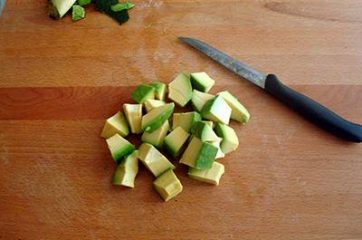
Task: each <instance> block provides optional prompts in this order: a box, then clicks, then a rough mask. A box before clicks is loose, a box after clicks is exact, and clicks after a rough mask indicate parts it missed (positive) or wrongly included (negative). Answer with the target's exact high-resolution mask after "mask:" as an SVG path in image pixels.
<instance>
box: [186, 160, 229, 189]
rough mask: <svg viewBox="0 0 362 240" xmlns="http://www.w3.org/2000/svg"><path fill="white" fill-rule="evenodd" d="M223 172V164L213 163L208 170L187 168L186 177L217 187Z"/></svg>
mask: <svg viewBox="0 0 362 240" xmlns="http://www.w3.org/2000/svg"><path fill="white" fill-rule="evenodd" d="M224 172H225V167H224V165H223V164H221V163H218V162H214V163H213V164H212V167H211V168H210V169H202V170H200V169H195V168H189V172H188V175H189V177H190V178H192V179H196V180H198V181H201V182H206V183H210V184H214V185H219V182H220V178H221V176H222V175H223V174H224Z"/></svg>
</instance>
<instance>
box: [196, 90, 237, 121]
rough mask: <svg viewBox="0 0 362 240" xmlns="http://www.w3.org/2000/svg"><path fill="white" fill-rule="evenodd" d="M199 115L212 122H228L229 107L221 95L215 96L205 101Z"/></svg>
mask: <svg viewBox="0 0 362 240" xmlns="http://www.w3.org/2000/svg"><path fill="white" fill-rule="evenodd" d="M201 115H202V117H203V118H205V119H208V120H211V121H214V122H219V123H224V124H229V121H230V116H231V108H230V107H229V105H228V104H227V103H226V102H225V100H224V99H223V98H222V97H221V96H216V97H215V98H214V99H212V100H209V101H207V102H206V103H205V105H204V107H203V108H202V110H201Z"/></svg>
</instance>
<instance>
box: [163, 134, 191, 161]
mask: <svg viewBox="0 0 362 240" xmlns="http://www.w3.org/2000/svg"><path fill="white" fill-rule="evenodd" d="M189 136H190V134H188V133H187V132H186V131H185V130H184V129H183V128H182V127H177V128H175V129H174V130H173V131H172V132H171V133H169V134H168V135H167V136H166V137H165V140H164V145H163V147H164V149H165V150H166V151H167V152H168V153H170V154H171V156H172V157H174V158H176V157H178V156H179V155H180V153H181V151H182V149H183V146H184V145H185V144H186V142H187V139H188V138H189Z"/></svg>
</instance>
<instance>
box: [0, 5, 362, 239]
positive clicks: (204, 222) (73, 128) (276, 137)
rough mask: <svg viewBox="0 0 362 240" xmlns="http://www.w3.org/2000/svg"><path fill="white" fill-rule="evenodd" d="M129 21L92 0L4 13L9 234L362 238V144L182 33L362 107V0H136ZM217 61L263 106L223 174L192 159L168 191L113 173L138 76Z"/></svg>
mask: <svg viewBox="0 0 362 240" xmlns="http://www.w3.org/2000/svg"><path fill="white" fill-rule="evenodd" d="M135 3H136V8H134V9H133V10H131V11H130V16H131V19H130V21H129V22H127V23H126V24H124V25H122V26H119V25H117V24H116V23H115V22H113V21H112V20H111V19H109V18H108V17H106V16H104V15H102V14H100V13H98V12H96V11H94V10H93V9H91V10H90V11H88V13H87V18H86V19H85V20H83V21H80V22H77V23H72V22H71V20H70V18H69V17H66V18H65V19H63V20H61V21H53V20H51V19H49V18H48V17H47V10H46V1H45V0H8V1H7V5H6V7H5V9H4V12H3V15H2V16H1V17H0V239H6V240H8V239H24V240H27V239H362V147H361V145H358V144H350V143H346V142H343V141H341V140H339V139H337V138H335V137H333V136H331V135H329V134H327V133H325V132H323V131H322V130H320V129H318V128H317V127H315V126H313V125H312V124H310V123H309V122H307V121H305V120H304V119H302V118H300V117H299V116H297V115H296V114H294V113H293V112H291V111H290V110H288V109H287V108H286V107H284V106H283V105H281V104H279V103H278V102H277V101H275V100H274V99H272V98H271V97H270V96H268V95H266V94H265V93H264V92H262V91H261V90H259V89H257V88H256V87H254V86H252V85H251V84H249V83H247V82H246V81H241V80H240V79H238V77H236V76H235V75H233V74H232V73H230V72H228V71H226V70H225V69H223V68H222V67H220V66H218V65H217V64H215V63H213V62H212V61H210V60H209V59H208V58H206V57H204V56H202V55H201V54H199V53H197V52H196V51H193V50H192V49H191V48H189V47H187V46H184V45H182V44H180V43H179V42H178V41H177V39H176V37H177V36H180V35H182V36H192V37H196V38H200V39H203V40H205V41H207V42H208V43H210V44H212V45H214V46H216V47H218V48H219V49H222V50H224V51H225V52H228V53H229V54H231V55H232V56H234V57H237V58H239V59H243V60H244V61H245V62H247V63H249V64H250V65H252V66H255V67H256V68H258V69H260V70H263V71H265V72H273V73H276V74H278V76H279V77H280V78H281V79H282V80H284V82H285V83H286V84H288V85H290V86H292V87H294V88H296V89H298V90H300V91H302V92H303V93H305V94H307V95H309V96H311V97H313V98H315V99H317V100H319V101H320V102H321V103H323V104H325V105H327V106H328V107H330V108H331V109H333V110H334V111H336V112H338V113H339V114H341V115H343V116H344V117H346V118H348V119H350V120H352V121H355V122H359V123H361V122H362V104H361V103H362V81H361V79H362V78H361V76H362V70H361V66H362V41H361V39H362V1H357V0H355V1H350V0H345V1H340V0H334V1H323V0H306V1H283V0H282V1H266V0H264V1H262V0H260V1H252V0H250V1H226V0H225V1H224V0H219V1H171V0H169V1H161V0H153V1H151V0H150V1H135ZM182 70H188V71H206V72H208V73H209V74H210V75H211V76H212V77H213V78H214V79H216V80H217V86H216V87H215V89H214V91H217V90H221V89H226V90H229V91H231V92H233V93H235V94H236V95H237V96H238V97H239V98H240V99H241V101H242V102H243V103H244V104H245V106H247V108H248V109H249V110H250V113H251V115H252V118H251V120H250V123H249V124H247V125H245V126H240V125H237V124H234V123H233V124H232V125H233V127H235V128H236V130H237V133H238V136H239V139H240V148H239V149H238V151H236V152H233V153H232V154H230V155H228V156H227V157H226V158H225V159H223V160H221V162H222V163H223V164H225V167H226V174H225V175H224V176H223V178H222V180H221V185H220V186H219V187H214V186H209V185H207V184H202V183H200V182H197V181H194V180H191V179H189V178H187V177H186V168H185V167H184V166H178V168H177V171H176V172H177V174H178V176H179V178H180V179H181V181H182V183H183V185H184V191H183V193H182V194H181V195H179V196H178V197H177V198H176V199H174V200H173V201H170V202H168V203H164V202H162V200H161V199H160V197H159V196H158V194H157V193H156V192H155V191H154V190H153V188H152V180H153V177H152V176H151V174H150V173H149V172H147V171H146V169H145V168H142V169H141V170H140V173H139V175H138V177H137V181H136V188H135V189H133V190H130V189H123V188H117V187H112V186H111V184H110V177H111V174H112V171H113V170H114V168H115V166H114V164H113V162H112V160H111V158H110V154H109V153H108V150H107V148H106V145H105V143H104V141H103V140H102V139H100V138H99V137H98V136H99V133H100V131H101V128H102V125H103V123H104V119H105V118H106V117H108V116H110V115H111V114H113V113H114V112H115V111H117V110H118V109H119V107H120V106H121V104H122V103H123V102H126V101H130V96H129V95H130V91H131V90H132V89H133V88H134V86H135V85H137V84H139V83H141V82H147V81H151V80H152V79H155V78H158V79H160V80H162V81H165V82H169V81H170V80H171V79H172V77H173V76H174V75H175V74H176V73H177V72H179V71H182Z"/></svg>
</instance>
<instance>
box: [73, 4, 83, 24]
mask: <svg viewBox="0 0 362 240" xmlns="http://www.w3.org/2000/svg"><path fill="white" fill-rule="evenodd" d="M84 17H85V9H84V8H83V7H82V6H79V5H73V7H72V19H73V21H78V20H81V19H83V18H84Z"/></svg>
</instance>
